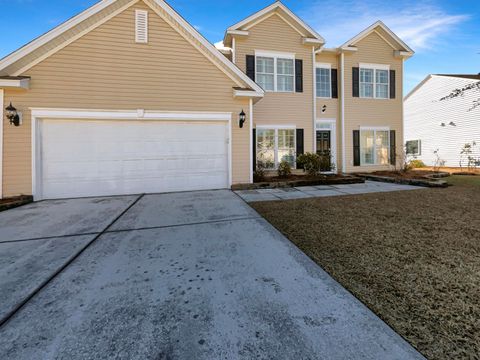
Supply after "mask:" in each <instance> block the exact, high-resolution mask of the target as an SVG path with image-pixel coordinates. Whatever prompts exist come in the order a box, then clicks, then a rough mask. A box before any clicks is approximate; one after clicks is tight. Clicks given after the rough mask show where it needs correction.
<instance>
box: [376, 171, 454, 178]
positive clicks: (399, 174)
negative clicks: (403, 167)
mask: <svg viewBox="0 0 480 360" xmlns="http://www.w3.org/2000/svg"><path fill="white" fill-rule="evenodd" d="M371 174H372V175H378V176H388V177H393V178H400V179H416V180H420V179H428V177H429V176H435V175H437V174H438V172H435V171H428V170H412V171H405V172H403V171H375V172H373V173H371ZM447 175H448V174H447Z"/></svg>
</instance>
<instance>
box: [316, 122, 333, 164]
mask: <svg viewBox="0 0 480 360" xmlns="http://www.w3.org/2000/svg"><path fill="white" fill-rule="evenodd" d="M331 146H332V132H331V131H330V130H322V131H317V154H318V155H320V156H321V157H322V164H321V168H320V170H321V171H331V170H332V147H331Z"/></svg>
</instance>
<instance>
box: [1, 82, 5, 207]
mask: <svg viewBox="0 0 480 360" xmlns="http://www.w3.org/2000/svg"><path fill="white" fill-rule="evenodd" d="M3 95H4V90H3V89H0V199H3V123H4V120H3V108H4V104H5V103H4V100H3Z"/></svg>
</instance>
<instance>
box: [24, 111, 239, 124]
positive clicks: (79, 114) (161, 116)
mask: <svg viewBox="0 0 480 360" xmlns="http://www.w3.org/2000/svg"><path fill="white" fill-rule="evenodd" d="M30 110H31V112H32V117H34V118H36V119H62V120H69V119H84V120H157V121H158V120H171V121H230V120H231V119H232V113H229V112H176V111H149V110H143V109H138V110H89V109H50V108H30Z"/></svg>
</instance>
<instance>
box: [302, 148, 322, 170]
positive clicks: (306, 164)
mask: <svg viewBox="0 0 480 360" xmlns="http://www.w3.org/2000/svg"><path fill="white" fill-rule="evenodd" d="M297 165H298V166H299V167H300V168H303V169H304V170H305V171H306V172H307V173H308V174H309V175H317V174H318V173H319V172H320V170H321V168H322V160H321V158H320V155H318V154H314V153H305V154H301V155H298V157H297Z"/></svg>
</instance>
